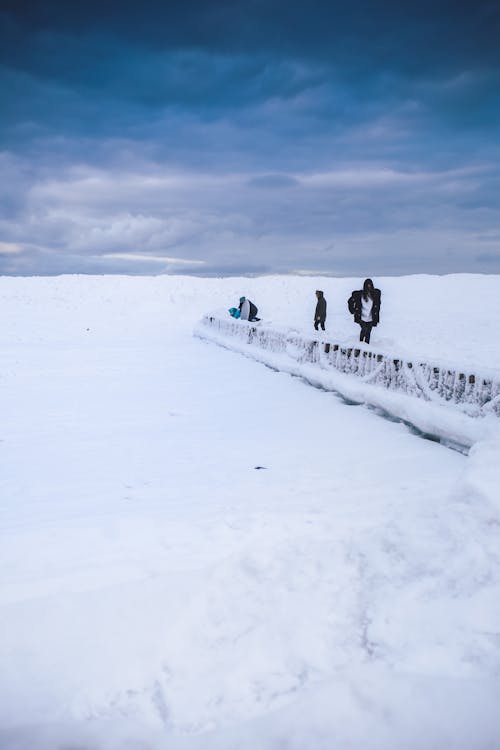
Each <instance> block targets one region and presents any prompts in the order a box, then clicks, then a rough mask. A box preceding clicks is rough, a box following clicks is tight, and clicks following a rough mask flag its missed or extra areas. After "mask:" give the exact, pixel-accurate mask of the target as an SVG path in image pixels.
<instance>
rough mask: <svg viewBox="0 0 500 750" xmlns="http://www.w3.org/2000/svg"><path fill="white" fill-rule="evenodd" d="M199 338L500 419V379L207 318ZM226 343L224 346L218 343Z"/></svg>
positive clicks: (211, 315) (270, 329) (235, 322)
mask: <svg viewBox="0 0 500 750" xmlns="http://www.w3.org/2000/svg"><path fill="white" fill-rule="evenodd" d="M196 334H197V335H198V336H200V337H201V338H206V339H212V340H217V339H220V338H221V337H222V338H224V339H225V344H226V345H228V346H230V344H231V340H236V341H237V342H238V343H240V344H242V343H243V344H247V345H249V349H260V350H264V351H267V352H270V353H271V352H272V353H274V354H277V355H282V356H283V355H284V356H285V357H286V358H288V359H290V360H292V361H294V362H296V363H298V364H300V365H308V366H311V365H312V366H314V367H317V368H318V369H320V370H326V371H328V370H330V371H337V372H339V373H343V374H344V375H349V376H354V377H355V378H359V379H360V380H361V381H362V382H363V383H365V384H367V385H368V384H369V385H373V386H379V387H380V388H384V389H386V390H389V391H393V392H399V393H402V394H405V395H407V396H413V397H416V398H419V399H423V400H424V401H427V402H433V403H434V404H443V405H454V406H456V407H457V408H458V409H459V410H460V411H461V412H462V413H463V414H465V415H467V416H469V417H485V416H489V415H493V416H496V417H500V375H499V376H498V377H497V378H495V377H494V376H491V375H486V374H484V373H478V372H471V371H470V369H467V368H460V367H453V366H451V367H450V366H443V365H441V364H438V363H434V362H430V361H423V360H422V359H420V358H417V359H413V360H410V359H409V358H407V357H405V358H402V357H398V356H396V355H388V354H387V353H381V352H377V351H375V350H372V348H371V347H366V346H363V345H360V346H359V347H354V346H344V345H341V344H338V343H335V342H331V341H328V340H327V339H326V337H325V338H324V339H323V338H308V337H307V336H304V335H303V334H300V333H297V332H294V331H283V330H277V329H274V328H272V327H271V326H269V325H262V324H259V325H252V324H251V323H246V322H245V321H233V320H227V319H225V318H223V317H221V316H220V315H216V314H207V315H205V316H204V317H203V318H202V320H201V321H200V324H199V326H198V327H197V329H196ZM218 343H220V341H219V342H218Z"/></svg>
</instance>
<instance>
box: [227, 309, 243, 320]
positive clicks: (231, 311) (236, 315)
mask: <svg viewBox="0 0 500 750" xmlns="http://www.w3.org/2000/svg"><path fill="white" fill-rule="evenodd" d="M229 315H232V316H233V318H239V317H240V315H241V313H240V311H239V310H238V308H237V307H230V308H229Z"/></svg>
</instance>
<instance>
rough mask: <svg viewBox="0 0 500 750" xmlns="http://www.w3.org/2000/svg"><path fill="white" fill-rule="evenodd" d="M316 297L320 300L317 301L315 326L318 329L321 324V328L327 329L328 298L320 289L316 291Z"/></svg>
mask: <svg viewBox="0 0 500 750" xmlns="http://www.w3.org/2000/svg"><path fill="white" fill-rule="evenodd" d="M316 298H317V300H318V302H317V303H316V310H315V313H314V328H315V330H316V331H317V330H318V326H319V325H320V326H321V329H322V330H323V331H324V330H325V320H326V299H325V298H324V296H323V292H321V291H320V290H319V289H318V290H317V291H316Z"/></svg>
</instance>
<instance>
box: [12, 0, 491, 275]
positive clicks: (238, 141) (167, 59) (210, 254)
mask: <svg viewBox="0 0 500 750" xmlns="http://www.w3.org/2000/svg"><path fill="white" fill-rule="evenodd" d="M414 6H415V7H409V4H407V3H401V2H385V3H374V2H358V3H350V4H340V3H332V2H318V1H316V2H312V3H309V4H307V5H306V4H305V3H294V2H286V3H285V2H272V0H266V1H265V2H264V0H262V1H260V0H253V1H250V0H249V1H248V2H245V3H240V2H235V1H234V0H232V1H231V2H213V1H211V2H209V1H208V0H203V2H202V1H200V2H184V3H180V2H172V1H169V2H163V1H162V2H151V1H147V2H143V3H137V2H135V1H134V2H126V1H125V2H122V3H120V4H117V3H115V2H110V1H109V0H102V1H101V2H99V3H96V2H93V1H90V2H86V3H68V2H53V1H51V0H45V2H43V3H40V2H38V0H37V1H33V2H23V0H17V1H16V2H1V3H0V8H1V11H0V13H1V15H0V91H1V97H2V99H1V102H0V105H1V110H2V117H1V120H0V137H1V139H2V156H1V158H0V168H1V170H2V181H1V187H0V198H1V199H2V205H1V208H0V272H3V273H16V272H19V273H28V272H32V273H56V272H61V271H64V270H66V271H78V270H81V271H84V272H111V273H112V272H128V273H143V272H144V273H147V272H158V271H162V272H188V273H217V272H220V273H229V272H233V271H234V272H236V271H237V272H242V271H245V269H246V271H247V272H248V273H256V272H258V271H256V270H255V269H260V272H267V271H283V272H289V271H292V270H300V269H305V270H311V269H312V270H314V269H317V270H320V271H324V272H335V273H342V272H346V273H347V272H348V273H351V272H357V270H359V271H362V269H363V268H364V267H365V266H366V264H367V263H371V264H372V267H373V264H375V270H376V271H377V272H379V273H382V272H393V273H396V272H404V271H405V270H407V271H410V270H416V271H423V270H427V271H429V272H432V271H439V272H443V271H446V270H450V271H453V270H474V269H475V270H478V269H479V270H481V269H484V270H487V271H491V270H493V269H494V268H495V270H496V266H495V263H494V262H492V261H491V260H489V259H490V257H493V258H495V257H496V253H497V249H498V247H499V242H498V230H499V221H498V215H499V209H500V204H499V201H500V199H499V189H498V187H499V180H500V170H499V167H498V162H499V155H500V152H499V147H498V145H497V140H498V130H499V128H500V102H499V90H500V63H499V45H498V38H499V30H500V29H499V7H498V3H496V2H480V3H477V4H475V5H474V6H472V5H471V4H470V3H469V2H467V3H465V2H464V3H461V2H448V1H445V2H441V3H436V4H435V5H431V4H430V3H428V2H423V3H418V4H417V3H415V4H414ZM231 269H233V271H231Z"/></svg>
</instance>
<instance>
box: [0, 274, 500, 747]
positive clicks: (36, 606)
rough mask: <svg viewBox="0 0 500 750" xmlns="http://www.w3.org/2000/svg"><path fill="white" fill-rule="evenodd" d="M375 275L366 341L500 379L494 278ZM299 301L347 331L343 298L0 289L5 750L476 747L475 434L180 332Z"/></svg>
mask: <svg viewBox="0 0 500 750" xmlns="http://www.w3.org/2000/svg"><path fill="white" fill-rule="evenodd" d="M378 283H379V284H380V286H381V287H382V289H383V293H384V298H383V299H384V303H385V307H384V308H383V310H384V312H385V316H386V317H384V319H383V324H382V326H381V327H380V328H379V329H377V336H379V335H380V339H379V343H381V341H382V337H384V338H385V344H386V345H387V346H391V347H392V346H396V347H402V346H405V347H406V348H407V349H408V350H411V351H415V352H419V353H424V354H428V355H429V356H431V355H432V356H434V355H436V356H437V353H438V352H439V353H440V356H442V358H443V359H449V360H453V361H459V362H465V361H469V362H475V363H476V364H477V363H479V364H481V365H484V366H485V367H486V366H487V367H490V368H496V367H498V366H499V359H500V357H499V353H498V351H497V348H496V346H495V342H493V341H492V339H491V335H490V329H489V325H490V323H491V320H493V319H494V317H493V316H495V315H496V316H497V319H498V313H499V312H500V310H499V308H498V307H497V305H498V299H499V298H500V294H498V292H499V290H500V280H499V279H498V278H496V277H451V278H446V277H445V278H441V279H433V278H426V277H416V278H414V279H411V278H406V279H392V280H389V279H387V280H383V282H382V281H380V280H378ZM319 284H321V286H322V287H323V288H325V294H326V296H327V297H328V298H329V303H330V314H331V317H330V318H329V324H331V325H333V324H334V323H335V321H337V329H338V331H339V336H340V335H342V336H344V337H345V339H346V340H349V337H351V338H353V337H354V336H355V331H352V330H351V329H350V328H349V326H350V319H349V316H348V314H347V313H344V311H343V309H341V306H340V300H341V298H342V295H343V291H344V287H345V289H348V290H349V291H350V289H351V288H354V286H356V284H355V283H354V282H353V281H352V280H351V281H349V280H348V281H346V280H334V279H328V280H325V279H323V280H317V279H304V278H289V279H288V278H264V279H252V280H237V279H224V280H216V279H214V280H201V279H199V280H197V279H182V278H167V277H157V278H151V279H147V278H140V279H137V278H125V277H119V278H116V277H59V278H47V279H35V278H33V279H11V278H5V279H0V308H1V316H2V321H3V326H2V330H1V331H0V338H1V347H0V357H1V359H0V399H1V403H0V413H1V415H2V420H1V425H0V462H1V467H2V470H1V474H0V482H1V484H0V498H1V504H0V532H1V536H2V539H1V544H0V563H1V564H0V633H1V638H0V663H1V664H2V670H1V673H0V747H1V748H2V750H4V749H5V750H14V749H16V750H21V748H22V750H25V749H26V750H27V748H30V750H31V749H33V750H38V749H40V750H42V749H43V750H49V749H50V750H53V749H54V748H63V747H65V748H68V747H78V748H86V749H88V750H91V749H92V750H97V749H99V750H131V749H132V748H133V749H134V750H135V749H136V748H137V750H138V749H139V748H141V750H144V749H145V748H148V749H151V750H157V749H158V750H159V748H162V750H163V749H164V748H176V749H177V748H189V749H190V750H191V749H192V748H217V749H219V748H252V750H253V749H254V748H256V747H258V748H282V747H287V748H290V749H293V750H299V749H300V750H304V748H306V749H309V748H311V750H318V749H321V748H325V749H326V748H329V749H331V748H337V747H338V748H340V747H342V748H359V749H360V750H361V748H363V750H364V749H365V748H367V747H369V748H381V749H382V748H384V750H387V749H388V748H389V749H392V748H394V749H396V748H398V749H399V748H402V747H404V748H415V749H417V748H418V749H420V748H422V749H423V748H426V750H427V748H432V747H436V748H437V747H442V746H443V745H448V746H449V747H453V748H464V750H465V748H467V750H470V748H472V747H473V748H474V750H476V749H478V750H486V748H493V747H496V746H497V745H498V744H499V743H500V729H499V724H498V716H497V706H498V701H499V700H500V680H499V677H498V675H499V673H500V639H499V635H498V634H499V623H500V545H499V541H500V539H499V537H500V499H499V496H498V494H497V493H496V488H497V487H498V484H497V476H498V475H497V471H498V468H497V464H498V452H497V451H498V446H497V444H496V443H495V439H492V440H491V441H490V442H488V443H484V444H482V445H481V444H480V445H477V446H476V447H474V448H473V449H472V451H471V455H470V457H468V458H467V457H465V456H464V455H461V454H459V453H457V452H454V451H450V450H447V449H446V448H444V447H442V446H440V445H437V444H434V443H431V442H429V441H425V440H422V439H421V438H418V437H416V436H415V435H413V434H412V433H411V432H410V431H409V430H408V429H407V428H406V427H405V426H404V425H402V424H398V423H394V422H390V421H387V420H385V419H382V418H381V417H379V416H377V414H375V413H374V412H371V411H368V410H366V409H364V408H363V407H358V406H349V405H346V404H345V403H344V402H342V401H341V400H340V399H338V398H337V397H335V396H334V395H333V394H331V393H326V392H322V391H319V390H316V389H313V388H310V387H309V386H307V385H306V384H304V383H303V382H301V381H299V380H297V379H295V378H291V377H290V376H288V375H285V374H280V373H276V372H273V371H272V370H270V369H268V368H266V367H263V366H262V365H261V364H259V363H256V362H253V361H251V360H249V359H247V358H244V357H241V356H239V355H236V354H233V353H231V352H229V351H226V350H224V349H221V348H219V347H215V346H213V345H211V344H207V343H204V342H202V341H200V340H198V339H196V338H194V337H193V336H192V330H193V327H194V325H195V324H196V322H197V321H198V320H199V318H200V317H201V316H202V314H203V313H205V312H206V311H207V310H210V309H212V308H214V307H225V306H226V305H227V306H229V305H230V304H231V303H233V302H234V301H235V300H236V299H237V297H239V296H240V294H241V293H247V294H248V295H249V296H253V297H255V301H256V302H257V303H258V304H259V307H260V308H261V311H262V313H263V314H264V316H269V317H271V316H272V320H273V322H274V321H276V324H278V325H291V326H293V325H295V326H297V327H302V329H303V330H306V329H307V327H308V325H309V319H310V317H311V315H312V310H313V309H314V300H313V299H311V300H310V304H309V298H310V297H312V298H314V289H315V288H318V286H319ZM328 285H330V286H328ZM426 289H427V290H428V293H427V292H425V290H426ZM460 289H462V292H463V290H464V289H468V294H469V299H470V300H471V301H472V302H471V307H474V304H473V302H474V301H476V302H477V301H478V300H480V299H482V300H483V318H482V319H480V318H479V317H478V313H477V310H475V315H474V316H473V317H472V316H471V317H470V319H469V324H464V325H463V326H461V328H460V341H453V340H451V339H450V337H448V338H445V332H446V330H447V326H448V327H450V326H451V325H452V321H453V320H454V319H455V320H456V318H457V315H458V309H459V308H458V307H453V306H451V301H455V302H456V301H457V300H459V301H461V302H462V301H463V297H462V295H461V294H459V293H458V292H459V290H460ZM432 290H438V291H439V293H437V292H436V299H437V298H439V300H441V301H442V300H447V304H448V307H446V305H445V306H444V308H445V309H444V311H443V312H442V314H441V317H438V318H437V319H436V321H434V319H433V312H432V311H433V309H434V308H433V305H434V302H433V301H432V300H433V299H434V297H433V296H432V294H431V292H432ZM424 295H426V298H427V299H428V300H429V303H428V311H429V312H428V314H427V317H423V318H422V320H421V326H424V327H425V326H427V327H428V330H429V339H428V340H426V339H425V337H424V336H423V334H422V331H421V330H420V329H419V331H420V333H419V334H418V335H417V333H416V331H417V328H418V326H417V324H416V323H415V324H413V323H412V324H411V325H410V328H409V327H408V326H409V324H407V323H406V322H405V321H404V320H402V319H401V315H402V313H403V310H405V309H406V308H407V305H408V302H409V301H411V300H416V299H418V298H420V299H422V298H423V296H424ZM335 299H337V300H339V307H338V309H337V308H336V307H335V304H333V302H334V300H335ZM436 304H437V302H436ZM410 306H411V305H410ZM460 309H461V307H460ZM474 309H475V308H474ZM391 310H392V311H396V312H397V315H396V316H395V318H394V319H391V320H390V319H389V312H390V311H391ZM271 311H272V312H271ZM289 313H290V320H288V317H289V316H288V314H289ZM398 315H399V322H398V317H397V316H398ZM439 321H440V322H439ZM341 326H344V329H341ZM440 326H441V327H440ZM475 326H476V328H477V330H476V333H475V335H474V327H475ZM456 330H457V329H456V328H455V331H456ZM411 336H413V337H414V338H413V339H412V338H411ZM440 336H442V337H443V338H442V341H441V344H442V349H439V344H440ZM353 340H354V338H353ZM258 466H261V467H264V468H261V469H257V468H256V467H258Z"/></svg>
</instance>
